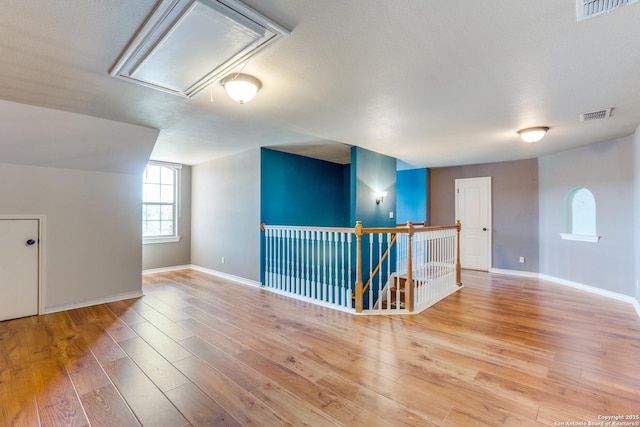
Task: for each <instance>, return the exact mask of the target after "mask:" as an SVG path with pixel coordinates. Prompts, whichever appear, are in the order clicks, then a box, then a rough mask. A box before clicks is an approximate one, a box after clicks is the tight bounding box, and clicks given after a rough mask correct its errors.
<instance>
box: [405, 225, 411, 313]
mask: <svg viewBox="0 0 640 427" xmlns="http://www.w3.org/2000/svg"><path fill="white" fill-rule="evenodd" d="M407 228H408V229H409V232H408V234H407V245H408V248H407V281H406V282H405V284H404V306H405V307H406V309H407V310H408V311H409V312H410V313H411V312H413V259H412V258H413V250H412V246H413V244H412V240H413V223H412V222H411V221H408V222H407Z"/></svg>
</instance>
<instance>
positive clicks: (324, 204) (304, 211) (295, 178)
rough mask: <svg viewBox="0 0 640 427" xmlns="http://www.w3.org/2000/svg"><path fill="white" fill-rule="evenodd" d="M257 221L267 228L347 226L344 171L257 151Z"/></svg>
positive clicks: (319, 162) (301, 158)
mask: <svg viewBox="0 0 640 427" xmlns="http://www.w3.org/2000/svg"><path fill="white" fill-rule="evenodd" d="M260 155H261V168H260V212H261V215H260V217H261V221H262V222H264V223H266V224H270V225H310V226H318V227H346V226H349V204H348V202H347V200H348V197H349V189H348V188H346V187H345V173H348V172H345V168H347V169H348V166H343V165H340V164H337V163H331V162H326V161H323V160H316V159H311V158H309V157H304V156H298V155H295V154H289V153H284V152H281V151H276V150H270V149H267V148H262V149H261V154H260Z"/></svg>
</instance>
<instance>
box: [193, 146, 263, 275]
mask: <svg viewBox="0 0 640 427" xmlns="http://www.w3.org/2000/svg"><path fill="white" fill-rule="evenodd" d="M191 179H192V187H191V188H192V191H191V208H192V215H191V263H192V264H195V265H198V266H200V267H204V268H208V269H211V270H216V271H219V272H222V273H227V274H231V275H234V276H238V277H242V278H245V279H250V280H254V281H259V280H260V237H261V234H260V233H261V231H260V150H259V149H253V150H249V151H245V152H242V153H239V154H235V155H232V156H228V157H224V158H220V159H216V160H212V161H210V162H206V163H202V164H198V165H196V166H193V168H192V177H191ZM222 257H224V258H225V262H224V264H223V263H222Z"/></svg>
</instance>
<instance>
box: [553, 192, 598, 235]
mask: <svg viewBox="0 0 640 427" xmlns="http://www.w3.org/2000/svg"><path fill="white" fill-rule="evenodd" d="M564 203H565V206H564V210H565V233H560V236H561V237H562V238H563V239H565V240H580V241H583V242H598V240H600V238H599V237H598V236H597V235H596V199H595V197H593V193H592V192H591V191H589V189H587V188H585V187H578V188H574V189H573V190H571V191H569V193H567V195H566V197H565V201H564Z"/></svg>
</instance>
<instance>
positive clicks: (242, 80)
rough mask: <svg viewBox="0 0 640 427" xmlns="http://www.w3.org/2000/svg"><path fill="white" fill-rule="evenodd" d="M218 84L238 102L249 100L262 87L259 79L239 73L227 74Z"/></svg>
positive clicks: (242, 102)
mask: <svg viewBox="0 0 640 427" xmlns="http://www.w3.org/2000/svg"><path fill="white" fill-rule="evenodd" d="M220 84H221V85H222V86H223V87H224V89H225V90H226V91H227V95H229V97H230V98H231V99H233V100H234V101H236V102H238V103H240V104H244V103H245V102H249V101H251V100H252V99H253V98H254V97H255V96H256V93H257V92H258V89H260V87H262V83H260V80H258V79H256V78H255V77H253V76H250V75H248V74H241V73H232V74H229V75H228V76H226V77H225V78H223V79H222V80H221V81H220Z"/></svg>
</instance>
